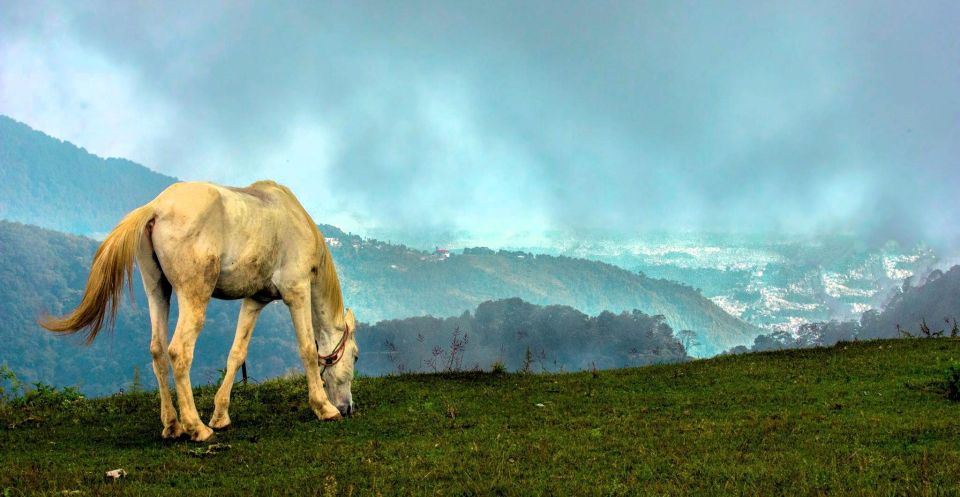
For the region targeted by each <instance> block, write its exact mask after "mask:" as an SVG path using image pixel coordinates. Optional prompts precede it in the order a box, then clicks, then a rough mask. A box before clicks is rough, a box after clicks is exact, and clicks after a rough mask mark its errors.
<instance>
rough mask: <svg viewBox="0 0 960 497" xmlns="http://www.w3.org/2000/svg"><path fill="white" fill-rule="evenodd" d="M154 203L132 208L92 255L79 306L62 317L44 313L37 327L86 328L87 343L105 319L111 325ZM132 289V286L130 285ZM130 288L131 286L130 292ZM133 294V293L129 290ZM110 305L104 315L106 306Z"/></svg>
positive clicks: (66, 330) (130, 279) (62, 330)
mask: <svg viewBox="0 0 960 497" xmlns="http://www.w3.org/2000/svg"><path fill="white" fill-rule="evenodd" d="M153 215H154V208H153V204H152V203H149V204H146V205H144V206H142V207H138V208H136V209H134V210H133V211H131V212H130V213H129V214H127V215H126V217H124V218H123V220H122V221H120V223H119V224H117V227H116V228H114V229H113V231H111V232H110V234H109V235H107V238H106V239H105V240H104V241H103V243H101V244H100V248H98V249H97V253H96V255H94V256H93V266H92V267H91V268H90V276H89V277H88V278H87V287H86V288H85V289H84V291H83V299H81V300H80V305H78V306H77V308H76V309H74V310H73V312H71V313H70V314H68V315H66V316H64V317H62V318H54V317H50V316H44V317H42V318H41V319H40V321H39V323H40V326H43V327H44V328H46V329H48V330H50V331H53V332H57V333H76V332H78V331H80V330H82V329H84V328H87V329H88V331H87V339H86V343H87V344H90V343H91V342H93V339H94V338H96V337H97V333H98V332H99V331H100V329H101V328H103V325H104V321H105V320H107V321H108V324H109V325H110V326H113V323H114V321H115V320H116V317H117V307H118V306H119V304H120V298H121V296H122V294H123V283H124V276H126V279H127V281H128V284H129V285H132V284H133V260H134V257H135V256H136V253H137V249H138V247H139V245H140V238H141V236H143V233H144V230H145V229H146V227H147V223H149V222H150V221H151V220H152V219H153ZM131 288H132V287H131ZM132 291H133V290H132V289H131V292H132ZM131 297H132V293H131ZM108 306H109V307H110V310H109V318H107V316H108V314H107V307H108Z"/></svg>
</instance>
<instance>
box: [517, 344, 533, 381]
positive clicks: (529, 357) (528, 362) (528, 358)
mask: <svg viewBox="0 0 960 497" xmlns="http://www.w3.org/2000/svg"><path fill="white" fill-rule="evenodd" d="M531 366H533V352H531V351H530V347H529V346H528V347H527V352H526V353H524V355H523V366H520V369H519V370H518V372H519V373H524V374H526V373H530V372H531Z"/></svg>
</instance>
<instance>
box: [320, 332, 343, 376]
mask: <svg viewBox="0 0 960 497" xmlns="http://www.w3.org/2000/svg"><path fill="white" fill-rule="evenodd" d="M349 335H350V325H349V324H345V326H344V331H343V335H342V336H340V341H339V342H337V346H336V347H334V349H333V352H331V353H329V354H327V355H322V354H320V342H318V341H317V340H314V341H313V343H314V344H315V345H316V346H317V366H320V374H321V375H323V373H325V372H326V371H327V368H329V367H331V366H333V365H335V364H337V363H338V362H340V360H341V359H343V351H344V350H345V349H346V348H347V337H348V336H349Z"/></svg>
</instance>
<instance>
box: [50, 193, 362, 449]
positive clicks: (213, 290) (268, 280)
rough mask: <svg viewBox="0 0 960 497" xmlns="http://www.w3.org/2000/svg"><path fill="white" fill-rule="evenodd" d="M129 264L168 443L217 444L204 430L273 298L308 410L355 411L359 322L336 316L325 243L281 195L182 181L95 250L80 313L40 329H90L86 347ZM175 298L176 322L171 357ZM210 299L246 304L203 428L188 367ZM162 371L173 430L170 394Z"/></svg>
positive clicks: (218, 421) (221, 423) (331, 416)
mask: <svg viewBox="0 0 960 497" xmlns="http://www.w3.org/2000/svg"><path fill="white" fill-rule="evenodd" d="M134 259H136V262H137V264H139V265H140V274H141V276H142V277H143V287H144V289H145V290H146V294H147V300H148V302H149V305H150V322H151V327H152V330H153V337H152V340H151V342H150V353H151V354H152V356H153V371H154V373H155V374H156V376H157V383H158V384H159V389H160V420H161V421H162V423H163V431H162V436H163V437H164V438H175V437H179V436H180V435H182V434H183V433H187V434H188V435H189V436H190V438H191V439H193V440H195V441H205V440H208V439H209V438H210V437H211V436H212V435H213V430H211V429H210V427H213V428H217V429H220V428H223V427H226V426H227V425H229V424H230V416H229V414H228V413H227V410H228V406H229V404H230V389H231V387H232V385H233V382H234V378H235V375H236V373H237V368H238V367H240V365H241V364H243V361H244V360H245V358H246V355H247V346H248V345H249V343H250V335H251V333H252V332H253V327H254V324H255V323H256V320H257V316H258V315H259V314H260V311H261V310H262V309H263V307H264V306H266V305H267V304H268V303H270V302H272V301H274V300H278V299H282V300H283V302H284V303H285V304H287V306H288V307H289V309H290V315H291V317H292V318H293V326H294V328H295V329H296V334H297V342H298V344H299V351H300V359H301V360H302V361H303V367H304V369H305V370H306V375H307V385H308V386H309V400H310V407H311V408H312V409H313V412H314V413H315V414H316V415H317V417H319V418H320V419H322V420H335V419H341V415H346V414H349V413H350V412H351V411H352V410H353V406H354V404H353V396H352V393H351V390H350V387H351V383H352V380H353V368H354V362H355V361H356V358H357V353H358V350H357V343H356V339H355V333H353V332H354V331H355V330H356V319H355V317H354V315H353V312H351V311H350V310H349V309H346V310H344V307H343V295H342V293H341V290H340V281H339V279H338V278H337V272H336V269H335V268H334V264H333V259H332V257H331V255H330V251H329V249H328V248H327V245H326V242H325V241H324V238H323V235H322V234H321V233H320V230H319V229H317V225H316V224H315V223H314V222H313V219H311V218H310V215H309V214H307V211H306V210H304V208H303V206H301V205H300V202H298V201H297V199H296V197H294V195H293V193H291V192H290V190H289V189H287V188H286V187H284V186H282V185H279V184H277V183H274V182H272V181H258V182H256V183H254V184H252V185H250V186H248V187H246V188H231V187H223V186H219V185H214V184H210V183H187V182H185V183H176V184H174V185H172V186H170V187H169V188H167V189H166V190H164V191H163V192H161V193H160V195H158V196H157V198H155V199H153V200H152V201H151V202H149V203H147V204H146V205H144V206H142V207H139V208H137V209H135V210H133V211H132V212H130V213H129V214H127V216H126V217H124V218H123V220H122V221H120V223H119V224H118V225H117V227H116V228H114V229H113V231H112V232H110V234H109V235H108V236H107V238H106V239H105V240H104V241H103V243H102V244H101V245H100V248H99V249H98V250H97V253H96V255H95V256H94V258H93V266H92V268H91V270H90V276H89V278H88V280H87V286H86V289H85V290H84V293H83V299H82V300H81V302H80V305H79V306H78V307H77V308H76V309H75V310H74V311H73V312H71V313H70V314H69V315H67V316H65V317H63V318H60V319H53V318H49V317H48V318H45V319H43V320H41V325H42V326H44V327H45V328H47V329H48V330H51V331H55V332H63V333H74V332H77V331H79V330H81V329H84V328H86V329H88V330H89V331H88V333H87V343H90V342H92V341H93V339H94V338H95V337H96V336H97V332H98V331H100V329H101V328H102V327H103V325H104V324H105V320H109V322H110V323H111V324H112V323H113V320H114V318H115V317H116V312H117V305H118V304H119V300H120V298H121V297H122V293H123V285H124V279H127V280H128V281H129V282H130V284H132V278H133V262H134ZM171 291H173V292H175V293H176V296H177V303H178V305H179V308H180V315H179V317H178V318H177V326H176V330H175V331H174V334H173V338H172V339H171V341H170V344H169V347H168V346H167V328H168V326H167V320H168V317H169V312H170V294H171ZM211 297H213V298H220V299H243V304H242V305H241V307H240V318H239V320H238V322H237V334H236V337H235V339H234V342H233V346H232V347H231V349H230V356H229V358H228V360H227V370H226V374H225V375H224V378H223V384H222V385H221V386H220V389H219V390H218V391H217V395H216V399H215V405H216V407H215V409H214V413H213V417H212V418H211V420H210V427H208V426H206V425H204V424H203V421H201V420H200V416H199V415H198V414H197V408H196V405H195V404H194V401H193V390H192V388H191V385H190V364H191V362H192V361H193V350H194V346H195V345H196V341H197V337H198V336H199V334H200V330H201V328H203V322H204V317H205V314H206V308H207V303H208V302H209V301H210V298H211ZM108 306H109V307H110V313H109V316H108V314H107V307H108ZM319 351H332V352H330V353H329V354H325V355H321V354H320V352H319ZM170 363H172V365H173V377H174V383H175V385H176V389H177V404H178V405H179V408H180V419H179V421H178V420H177V412H176V411H175V410H174V408H173V402H172V400H171V396H170V389H169V387H168V385H167V376H168V374H167V368H168V364H170Z"/></svg>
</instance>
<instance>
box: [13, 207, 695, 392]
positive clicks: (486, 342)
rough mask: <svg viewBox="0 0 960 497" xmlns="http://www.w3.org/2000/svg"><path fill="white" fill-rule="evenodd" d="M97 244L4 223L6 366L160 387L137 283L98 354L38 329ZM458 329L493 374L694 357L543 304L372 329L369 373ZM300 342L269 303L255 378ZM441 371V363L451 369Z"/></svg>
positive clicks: (66, 298) (658, 320)
mask: <svg viewBox="0 0 960 497" xmlns="http://www.w3.org/2000/svg"><path fill="white" fill-rule="evenodd" d="M96 247H97V242H95V241H93V240H90V239H87V238H83V237H79V236H73V235H64V234H61V233H57V232H54V231H50V230H45V229H40V228H36V227H33V226H27V225H23V224H19V223H10V222H6V221H0V315H2V316H3V319H2V320H0V343H2V344H3V347H2V348H0V364H4V365H7V366H8V367H10V368H11V369H13V370H14V371H16V372H17V374H18V375H20V377H21V378H23V379H26V380H28V381H38V380H42V381H45V382H48V383H53V384H57V385H78V386H79V387H80V388H81V389H82V390H83V391H85V392H87V393H94V394H97V393H99V394H103V393H110V392H115V391H117V390H118V389H120V388H124V387H129V386H130V385H131V383H132V381H133V377H134V369H135V368H136V369H137V371H138V373H139V377H140V381H141V383H142V384H144V385H146V386H151V385H153V383H154V379H153V375H152V370H151V368H150V354H149V351H148V344H149V340H150V330H149V316H148V313H147V305H146V301H145V298H144V296H143V291H142V288H141V286H140V283H139V277H137V278H136V279H135V285H134V295H135V297H134V300H135V302H134V303H130V302H129V301H125V302H124V303H123V304H122V305H121V308H120V313H119V315H118V317H117V324H116V329H115V332H113V333H109V332H104V333H102V334H101V336H100V337H99V338H98V339H97V341H96V342H94V344H93V345H92V346H90V347H83V346H81V345H80V337H73V338H71V337H63V336H56V335H54V334H52V333H48V332H46V331H44V330H42V329H40V327H39V326H37V324H36V318H37V317H38V316H40V315H41V314H42V313H43V312H46V311H50V312H52V313H54V314H60V313H63V312H65V311H67V310H69V309H70V308H71V307H72V306H73V305H74V304H75V303H76V302H77V301H78V300H79V297H80V295H81V293H82V289H83V285H84V284H85V282H86V278H87V272H88V268H89V260H90V258H91V257H92V255H93V252H94V251H95V250H96ZM347 281H349V280H347ZM349 301H350V298H349V296H348V302H349ZM237 312H238V303H237V302H224V301H216V300H215V301H213V302H211V304H210V308H209V311H208V312H207V321H206V326H205V328H204V331H203V333H202V334H201V336H200V340H199V342H198V345H197V350H196V358H195V364H194V372H193V378H194V379H195V381H196V382H197V383H205V382H212V381H215V380H216V379H217V378H218V376H219V373H218V369H220V368H222V367H224V365H225V361H226V354H227V351H228V349H229V347H230V344H231V342H232V340H233V334H234V327H235V326H236V316H237ZM173 314H174V316H175V314H176V307H175V306H174V310H173ZM360 315H361V316H362V315H363V313H362V311H361V313H360ZM457 327H459V329H460V331H461V332H462V333H463V334H466V336H467V337H468V338H467V340H468V341H469V342H468V343H467V344H465V346H464V349H463V352H465V353H466V355H465V356H464V355H461V356H460V357H461V362H460V363H459V365H460V366H461V367H463V368H468V367H471V368H472V367H475V366H476V367H482V368H489V367H490V365H491V363H492V362H493V361H496V360H501V361H503V362H504V363H505V364H506V365H507V366H508V367H510V368H514V369H516V368H519V367H520V365H522V363H523V361H524V355H525V352H526V351H527V350H530V351H531V354H532V356H531V361H533V363H534V364H532V366H534V367H537V368H549V369H561V368H564V369H566V370H574V369H579V368H583V367H619V366H624V365H639V364H649V363H654V362H675V361H678V360H682V359H684V358H685V357H686V353H685V351H684V348H683V347H682V346H681V345H680V344H679V342H677V340H675V339H674V338H673V330H671V329H670V327H669V326H667V325H666V324H665V323H664V321H663V318H662V317H657V316H654V317H651V316H648V315H645V314H643V313H641V312H639V311H634V312H631V313H623V314H619V315H615V314H612V313H604V314H601V315H600V316H599V317H596V318H588V317H587V316H586V315H584V314H582V313H580V312H579V311H576V310H574V309H572V308H570V307H565V306H551V307H546V308H544V307H539V306H535V305H532V304H528V303H526V302H523V301H521V300H519V299H511V300H507V301H502V302H489V303H484V304H481V305H480V307H479V308H478V309H477V311H476V313H475V314H474V315H472V316H471V315H470V313H464V314H462V315H460V317H456V318H448V319H434V318H430V317H421V318H410V319H407V320H402V321H385V322H382V323H379V324H377V325H373V326H363V327H361V330H360V332H359V333H358V335H357V336H358V340H359V342H360V347H361V350H362V351H363V354H364V360H363V361H362V362H361V364H360V365H359V367H360V372H361V373H364V374H382V373H389V372H395V371H398V370H400V369H406V370H416V369H420V370H423V369H426V370H429V365H428V363H427V362H425V361H427V360H428V359H430V358H431V357H436V356H434V355H432V351H433V350H434V348H435V347H440V348H441V349H445V350H447V349H448V346H449V345H450V340H451V338H452V332H453V330H454V329H456V328H457ZM461 337H462V335H461ZM294 344H295V338H294V334H293V330H292V327H291V325H290V318H289V314H288V313H287V309H286V307H285V306H283V305H282V304H279V303H277V304H273V305H270V306H268V307H267V308H266V309H265V310H264V312H263V315H262V317H261V318H260V320H259V322H258V323H257V328H256V331H255V332H254V336H253V341H252V343H251V346H250V357H249V360H248V364H249V371H250V374H251V375H252V376H253V377H254V378H258V379H266V378H269V377H272V376H277V375H280V374H283V373H285V372H287V371H289V370H299V369H300V362H299V356H298V354H297V352H296V349H295V347H294ZM397 354H399V355H397ZM437 360H440V361H442V360H443V358H440V359H437ZM398 361H399V362H398ZM438 364H441V367H442V362H441V363H438ZM398 365H402V366H401V367H398Z"/></svg>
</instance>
